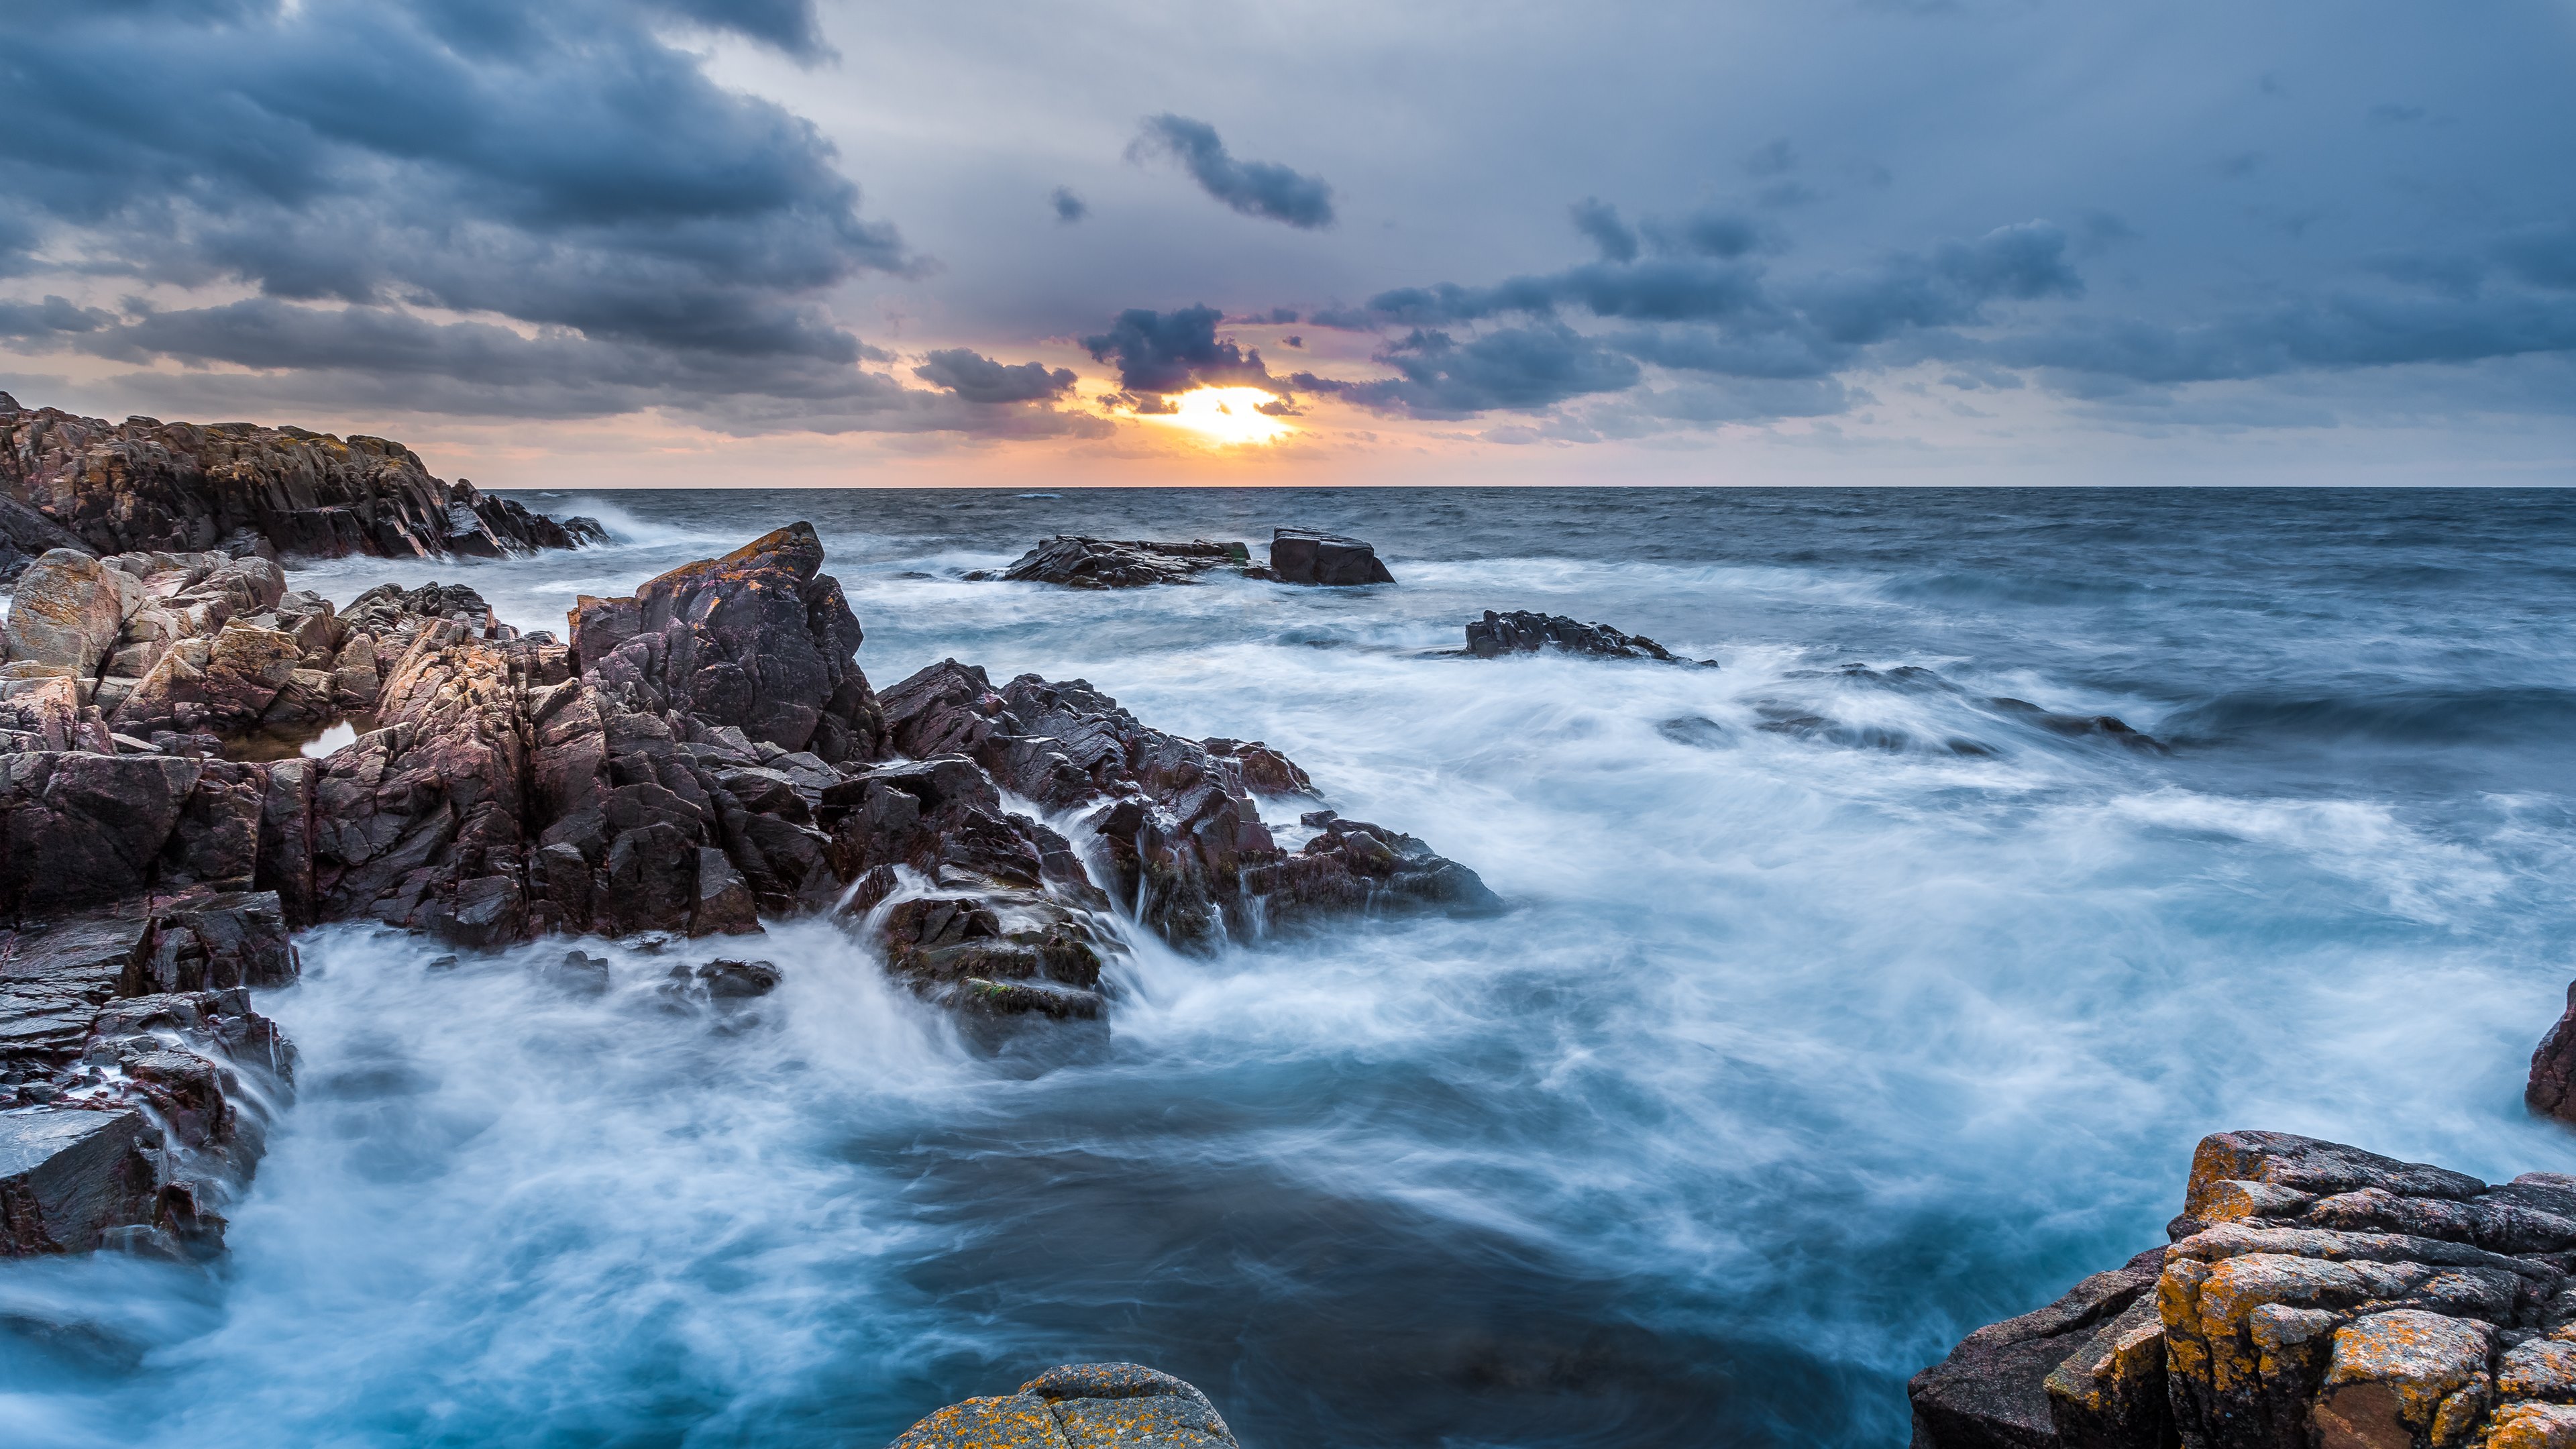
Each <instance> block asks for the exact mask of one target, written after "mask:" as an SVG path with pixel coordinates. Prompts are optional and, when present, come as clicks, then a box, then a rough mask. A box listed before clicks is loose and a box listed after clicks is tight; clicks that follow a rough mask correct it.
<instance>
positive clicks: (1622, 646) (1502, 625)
mask: <svg viewBox="0 0 2576 1449" xmlns="http://www.w3.org/2000/svg"><path fill="white" fill-rule="evenodd" d="M1549 649H1553V650H1556V651H1559V652H1561V653H1566V654H1588V655H1591V656H1593V657H1595V658H1600V659H1656V660H1662V661H1664V662H1665V663H1672V664H1687V663H1694V662H1699V663H1705V662H1706V661H1693V660H1685V659H1682V658H1681V657H1680V656H1678V655H1676V654H1674V653H1673V652H1672V651H1671V650H1669V649H1666V648H1665V647H1664V646H1663V645H1661V644H1658V643H1656V642H1655V641H1654V640H1652V639H1649V638H1647V637H1645V636H1644V635H1642V634H1622V633H1620V632H1619V631H1618V630H1616V629H1613V628H1611V627H1610V626H1609V625H1607V624H1586V623H1584V622H1582V621H1581V620H1578V619H1570V618H1567V617H1566V616H1565V615H1563V614H1534V613H1531V612H1529V611H1528V610H1526V609H1519V610H1514V611H1513V612H1511V613H1508V614H1497V613H1495V612H1494V611H1493V610H1491V609H1487V610H1486V611H1485V617H1483V618H1482V619H1477V620H1472V621H1470V622H1469V623H1468V625H1467V652H1468V653H1470V654H1472V655H1474V656H1476V657H1477V658H1479V659H1499V658H1501V657H1503V656H1504V655H1506V654H1536V653H1539V652H1540V651H1542V650H1549Z"/></svg>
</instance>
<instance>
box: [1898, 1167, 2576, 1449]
mask: <svg viewBox="0 0 2576 1449" xmlns="http://www.w3.org/2000/svg"><path fill="white" fill-rule="evenodd" d="M2168 1232H2169V1234H2170V1236H2171V1237H2172V1238H2173V1242H2172V1243H2171V1244H2170V1245H2169V1246H2167V1247H2164V1248H2161V1249H2155V1250H2151V1251H2150V1252H2148V1253H2144V1254H2141V1255H2140V1256H2139V1257H2138V1258H2136V1259H2133V1260H2132V1261H2131V1262H2130V1263H2129V1264H2128V1265H2127V1266H2126V1267H2124V1268H2122V1269H2119V1270H2115V1271H2113V1272H2109V1273H2102V1274H2096V1275H2095V1276H2093V1277H2091V1278H2088V1279H2086V1280H2085V1281H2084V1282H2083V1283H2081V1284H2079V1285H2077V1287H2076V1288H2075V1289H2074V1290H2073V1291H2072V1292H2070V1293H2069V1294H2067V1295H2066V1297H2064V1298H2062V1299H2060V1300H2059V1301H2058V1302H2056V1303H2054V1304H2051V1305H2049V1306H2048V1307H2046V1308H2043V1309H2039V1310H2037V1311H2036V1312H2033V1313H2030V1314H2025V1315H2023V1316H2022V1317H2020V1318H2015V1319H2009V1320H2006V1321H2005V1322H2003V1323H1999V1324H1995V1325H1993V1326H1991V1327H1988V1328H1984V1329H1980V1330H1978V1331H1977V1332H1976V1333H1974V1334H1971V1335H1969V1337H1968V1338H1967V1339H1966V1340H1965V1341H1964V1342H1962V1343H1961V1344H1960V1345H1959V1347H1958V1349H1957V1350H1955V1351H1954V1352H1953V1353H1952V1354H1951V1355H1950V1357H1949V1358H1947V1359H1946V1360H1944V1361H1943V1362H1942V1363H1939V1364H1936V1365H1934V1366H1933V1367H1931V1368H1929V1369H1926V1370H1924V1371H1923V1372H1922V1373H1920V1374H1918V1375H1916V1376H1915V1378H1914V1381H1913V1384H1912V1385H1911V1389H1910V1393H1911V1397H1912V1399H1913V1404H1914V1425H1915V1438H1914V1442H1915V1444H1916V1445H1917V1446H1918V1449H1959V1446H1988V1445H2011V1446H2016V1449H2029V1446H2050V1445H2065V1446H2070V1449H2072V1446H2087V1449H2090V1446H2120V1449H2131V1446H2135V1449H2155V1446H2170V1445H2185V1446H2190V1449H2400V1446H2413V1449H2451V1446H2466V1445H2485V1446H2490V1449H2492V1446H2497V1445H2538V1444H2562V1443H2568V1442H2576V1441H2571V1440H2570V1439H2568V1438H2567V1437H2565V1436H2566V1435H2568V1434H2570V1433H2576V1414H2571V1413H2570V1412H2569V1407H2568V1406H2570V1405H2576V1285H2572V1284H2571V1277H2570V1275H2571V1272H2576V1178H2571V1177H2567V1176H2563V1175H2560V1174H2556V1173H2528V1174H2525V1175H2524V1176H2522V1177H2518V1178H2516V1179H2514V1180H2513V1181H2512V1182H2510V1183H2505V1184H2502V1185H2494V1186H2491V1185H2489V1184H2487V1183H2484V1182H2481V1181H2479V1180H2478V1179H2476V1178H2473V1177H2469V1176H2467V1175H2466V1174H2463V1173H2457V1172H2451V1171H2447V1170H2445V1169H2443V1168H2439V1167H2432V1166H2428V1165H2425V1164H2422V1163H2409V1162H2400V1161H2397V1160H2395V1159H2393V1158H2387V1157H2381V1156H2379V1155H2377V1154H2375V1153H2370V1152H2364V1151H2362V1150H2360V1149H2358V1148H2352V1147H2346V1146H2343V1145H2341V1144H2338V1143H2331V1142H2321V1141H2318V1140H2316V1139H2313V1138H2306V1137H2296V1136H2292V1135H2290V1134H2287V1133H2278V1132H2224V1133H2219V1134H2217V1135H2215V1136H2212V1137H2208V1138H2205V1139H2203V1140H2202V1142H2201V1144H2200V1147H2199V1149H2198V1151H2197V1152H2195V1153H2194V1154H2193V1159H2192V1170H2191V1179H2190V1184H2189V1187H2188V1189H2187V1191H2186V1195H2185V1199H2184V1204H2183V1212H2182V1214H2181V1215H2180V1216H2179V1217H2177V1218H2176V1219H2175V1220H2174V1222H2173V1224H2172V1226H2171V1227H2170V1228H2169V1229H2168Z"/></svg>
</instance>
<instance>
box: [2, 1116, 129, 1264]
mask: <svg viewBox="0 0 2576 1449" xmlns="http://www.w3.org/2000/svg"><path fill="white" fill-rule="evenodd" d="M151 1136H152V1128H151V1125H150V1124H149V1123H148V1122H146V1121H145V1120H144V1116H143V1114H142V1113H141V1112H138V1111H135V1110H133V1109H131V1108H128V1109H126V1110H124V1111H118V1112H94V1111H86V1110H82V1109H79V1108H50V1107H45V1108H38V1109H36V1110H34V1111H18V1112H0V1257H13V1258H14V1257H25V1256H29V1255H32V1254H38V1253H86V1252H89V1251H91V1250H93V1249H95V1248H97V1247H99V1246H100V1245H101V1244H103V1243H104V1242H106V1241H107V1238H108V1234H109V1233H110V1232H111V1231H112V1230H113V1229H116V1228H119V1227H126V1226H133V1225H139V1224H148V1223H150V1222H151V1221H152V1218H153V1210H154V1208H155V1206H156V1204H157V1200H158V1189H159V1186H160V1180H159V1169H158V1167H157V1166H156V1165H155V1164H154V1162H153V1159H152V1156H151V1155H150V1153H149V1152H148V1151H147V1147H148V1146H149V1144H150V1141H151Z"/></svg>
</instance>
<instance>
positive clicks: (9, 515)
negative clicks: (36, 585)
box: [0, 393, 96, 589]
mask: <svg viewBox="0 0 2576 1449" xmlns="http://www.w3.org/2000/svg"><path fill="white" fill-rule="evenodd" d="M7 396H8V394H7V393H0V398H5V397H7ZM58 548H61V549H69V550H71V551H72V552H74V553H93V552H96V550H94V549H92V548H91V547H90V546H89V545H88V544H86V543H83V542H81V540H80V538H79V536H78V535H76V534H74V533H73V532H72V531H71V530H69V529H67V528H64V527H63V526H62V525H60V524H58V523H56V522H54V521H53V520H52V519H50V518H47V517H46V516H45V515H43V514H41V513H38V512H37V511H36V510H34V509H32V508H29V507H28V506H27V505H26V504H24V503H21V502H19V501H18V500H17V499H15V498H11V497H9V496H8V495H7V494H5V493H0V589H6V588H9V587H11V586H12V585H14V584H16V583H17V581H18V578H19V576H20V575H21V574H24V573H25V572H26V571H27V565H29V564H31V563H34V562H35V561H36V560H37V559H38V558H41V557H42V556H44V555H45V554H47V553H49V552H51V551H53V550H54V549H58Z"/></svg>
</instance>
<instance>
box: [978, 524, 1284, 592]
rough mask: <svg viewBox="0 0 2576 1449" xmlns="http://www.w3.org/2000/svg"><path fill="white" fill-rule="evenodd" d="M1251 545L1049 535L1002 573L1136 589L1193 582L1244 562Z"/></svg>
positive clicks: (1036, 580)
mask: <svg viewBox="0 0 2576 1449" xmlns="http://www.w3.org/2000/svg"><path fill="white" fill-rule="evenodd" d="M1251 562H1252V552H1251V550H1249V549H1247V548H1245V547H1244V546H1243V545H1242V544H1239V543H1210V542H1209V541H1207V540H1206V539H1203V538H1202V539H1193V540H1191V541H1190V542H1188V543H1150V542H1145V541H1143V540H1118V539H1106V538H1084V537H1077V536H1073V535H1063V536H1059V537H1056V538H1050V539H1048V540H1047V541H1045V542H1044V543H1041V544H1039V545H1038V546H1037V547H1035V548H1033V549H1030V550H1029V551H1028V552H1027V553H1025V554H1022V555H1020V557H1019V559H1018V561H1016V562H1014V563H1013V564H1012V565H1011V566H1010V567H1009V568H1006V569H1003V570H1002V571H1001V574H1000V575H999V576H1000V577H1001V578H1004V579H1009V580H1013V581H1015V582H1023V583H1041V584H1062V585H1064V586H1065V587H1067V588H1074V589H1133V588H1140V587H1143V586H1145V585H1147V584H1191V583H1196V582H1198V576H1199V575H1200V574H1203V573H1205V572H1207V571H1208V570H1210V569H1214V568H1223V567H1226V566H1228V565H1232V566H1234V567H1236V568H1241V567H1244V566H1245V565H1248V564H1250V563H1251Z"/></svg>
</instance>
